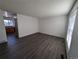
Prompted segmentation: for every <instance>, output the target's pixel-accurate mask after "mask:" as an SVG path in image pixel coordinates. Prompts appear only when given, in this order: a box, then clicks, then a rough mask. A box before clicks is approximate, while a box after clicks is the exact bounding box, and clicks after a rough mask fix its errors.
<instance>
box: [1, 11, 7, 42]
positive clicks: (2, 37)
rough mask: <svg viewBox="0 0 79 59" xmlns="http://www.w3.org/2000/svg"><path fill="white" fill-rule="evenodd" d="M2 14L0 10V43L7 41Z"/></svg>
mask: <svg viewBox="0 0 79 59" xmlns="http://www.w3.org/2000/svg"><path fill="white" fill-rule="evenodd" d="M2 14H3V12H2V11H1V10H0V43H3V42H6V41H7V38H6V32H5V26H4V22H3V16H2Z"/></svg>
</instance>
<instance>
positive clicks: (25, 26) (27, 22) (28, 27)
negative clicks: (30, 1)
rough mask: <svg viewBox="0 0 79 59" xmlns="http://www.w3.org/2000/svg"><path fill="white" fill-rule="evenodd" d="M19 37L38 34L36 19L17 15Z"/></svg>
mask: <svg viewBox="0 0 79 59" xmlns="http://www.w3.org/2000/svg"><path fill="white" fill-rule="evenodd" d="M17 19H18V31H19V37H23V36H26V35H29V34H33V33H36V32H38V27H39V26H38V19H37V18H33V17H30V16H25V15H21V14H17Z"/></svg>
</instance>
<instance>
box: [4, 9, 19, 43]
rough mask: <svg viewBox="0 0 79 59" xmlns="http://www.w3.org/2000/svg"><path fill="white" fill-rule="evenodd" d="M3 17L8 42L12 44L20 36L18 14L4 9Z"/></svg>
mask: <svg viewBox="0 0 79 59" xmlns="http://www.w3.org/2000/svg"><path fill="white" fill-rule="evenodd" d="M3 19H4V25H5V31H6V36H7V40H8V43H10V44H12V43H14V42H15V41H16V38H18V26H17V25H18V24H17V14H16V13H13V12H9V11H4V14H3Z"/></svg>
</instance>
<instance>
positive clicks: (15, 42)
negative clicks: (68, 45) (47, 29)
mask: <svg viewBox="0 0 79 59" xmlns="http://www.w3.org/2000/svg"><path fill="white" fill-rule="evenodd" d="M61 55H63V57H64V58H62V56H61ZM0 59H66V55H65V45H64V39H63V38H59V37H55V36H50V35H46V34H42V33H36V34H32V35H29V36H26V37H23V38H20V39H16V38H15V37H14V36H12V35H10V36H8V43H5V44H0Z"/></svg>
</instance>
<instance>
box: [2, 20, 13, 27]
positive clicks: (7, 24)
mask: <svg viewBox="0 0 79 59" xmlns="http://www.w3.org/2000/svg"><path fill="white" fill-rule="evenodd" d="M4 25H5V26H14V22H13V20H4Z"/></svg>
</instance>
